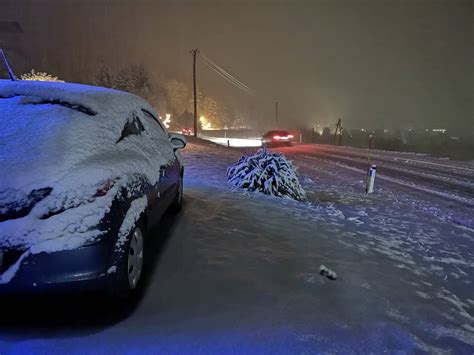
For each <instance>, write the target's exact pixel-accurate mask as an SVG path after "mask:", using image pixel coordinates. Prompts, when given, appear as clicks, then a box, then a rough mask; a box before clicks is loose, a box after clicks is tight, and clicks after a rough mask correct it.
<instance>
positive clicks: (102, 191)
mask: <svg viewBox="0 0 474 355" xmlns="http://www.w3.org/2000/svg"><path fill="white" fill-rule="evenodd" d="M115 181H116V180H112V179H109V180H106V181H105V182H104V183H103V184H101V185H100V186H99V187H98V188H97V191H96V193H95V195H94V197H101V196H105V195H107V192H109V191H110V189H112V187H114V185H115Z"/></svg>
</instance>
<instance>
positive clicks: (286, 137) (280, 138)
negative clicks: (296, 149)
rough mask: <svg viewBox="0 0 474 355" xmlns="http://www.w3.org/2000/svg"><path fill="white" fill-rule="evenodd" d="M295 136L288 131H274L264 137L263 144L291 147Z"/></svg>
mask: <svg viewBox="0 0 474 355" xmlns="http://www.w3.org/2000/svg"><path fill="white" fill-rule="evenodd" d="M292 139H293V135H292V134H290V133H288V132H287V131H282V130H274V131H268V132H267V133H265V134H264V135H263V136H262V144H266V145H268V146H278V145H291V140H292Z"/></svg>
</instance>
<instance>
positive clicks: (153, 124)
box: [142, 110, 177, 212]
mask: <svg viewBox="0 0 474 355" xmlns="http://www.w3.org/2000/svg"><path fill="white" fill-rule="evenodd" d="M142 115H143V119H144V121H145V123H146V125H147V128H149V133H150V136H151V137H150V138H151V140H152V144H155V145H156V147H157V149H158V150H159V152H160V153H161V154H162V155H163V156H165V158H166V160H167V162H166V163H165V164H163V165H162V166H160V167H158V168H159V169H160V180H159V184H158V185H159V186H158V190H159V193H160V200H159V204H160V205H161V206H160V210H161V212H164V210H166V209H167V207H168V206H169V204H170V203H171V202H172V201H173V198H174V194H175V191H176V186H177V176H176V165H177V164H176V163H177V162H176V155H175V153H174V150H173V147H172V145H171V142H170V134H169V133H168V131H167V130H166V128H165V127H163V125H162V123H161V122H160V121H159V120H158V119H157V118H156V117H155V116H154V115H153V114H152V113H151V112H149V111H148V110H142Z"/></svg>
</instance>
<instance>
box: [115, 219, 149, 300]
mask: <svg viewBox="0 0 474 355" xmlns="http://www.w3.org/2000/svg"><path fill="white" fill-rule="evenodd" d="M144 247H145V239H144V236H143V231H142V228H141V227H140V225H139V224H138V223H137V225H135V227H134V228H133V229H132V231H131V232H130V235H129V238H128V240H127V243H126V244H125V248H124V253H123V256H122V258H121V261H120V263H119V265H118V280H117V281H118V285H117V286H118V287H117V288H118V289H116V291H118V296H119V297H120V298H128V296H130V295H131V294H132V292H133V291H134V290H135V289H136V288H137V287H138V286H139V284H140V280H141V278H142V274H143V263H144V256H145V249H144Z"/></svg>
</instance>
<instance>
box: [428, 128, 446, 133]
mask: <svg viewBox="0 0 474 355" xmlns="http://www.w3.org/2000/svg"><path fill="white" fill-rule="evenodd" d="M431 131H432V132H441V133H446V129H444V128H435V129H432V130H431Z"/></svg>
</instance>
